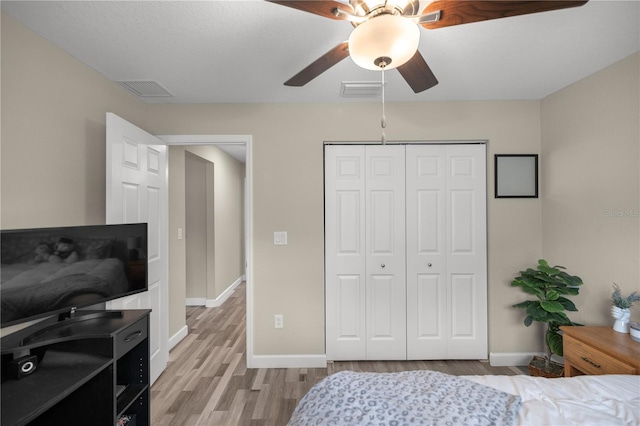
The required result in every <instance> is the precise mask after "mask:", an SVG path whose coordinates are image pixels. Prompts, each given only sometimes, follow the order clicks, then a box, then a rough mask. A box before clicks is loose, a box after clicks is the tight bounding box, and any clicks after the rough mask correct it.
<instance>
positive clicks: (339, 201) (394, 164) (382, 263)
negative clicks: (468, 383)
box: [325, 145, 406, 360]
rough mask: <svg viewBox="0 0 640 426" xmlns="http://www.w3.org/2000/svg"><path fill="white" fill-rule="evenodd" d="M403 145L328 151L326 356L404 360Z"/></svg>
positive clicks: (338, 358)
mask: <svg viewBox="0 0 640 426" xmlns="http://www.w3.org/2000/svg"><path fill="white" fill-rule="evenodd" d="M404 163H405V160H404V147H403V146H363V145H357V146H347V145H341V146H326V147H325V165H326V169H325V176H326V178H325V180H326V182H325V195H326V196H325V210H326V231H325V232H326V244H325V247H326V257H327V276H326V280H327V285H326V298H327V311H326V312H327V317H326V333H327V354H331V358H330V359H333V360H348V359H351V360H353V359H377V360H394V359H406V267H405V222H404V221H405V210H404V209H405V199H404V194H405V190H404V186H405V184H404V180H405V173H404Z"/></svg>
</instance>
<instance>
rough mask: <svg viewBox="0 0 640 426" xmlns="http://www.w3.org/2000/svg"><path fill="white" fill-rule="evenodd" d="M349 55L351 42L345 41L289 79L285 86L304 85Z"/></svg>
mask: <svg viewBox="0 0 640 426" xmlns="http://www.w3.org/2000/svg"><path fill="white" fill-rule="evenodd" d="M347 56H349V42H348V41H343V42H342V43H340V44H339V45H337V46H336V47H334V48H333V49H331V50H330V51H328V52H327V53H325V54H324V55H322V56H320V57H319V58H318V59H316V60H315V61H314V62H313V63H312V64H311V65H309V66H308V67H306V68H305V69H303V70H302V71H300V72H299V73H298V74H296V75H294V76H293V77H291V78H290V79H289V80H287V81H286V82H285V83H284V85H285V86H296V87H299V86H304V85H305V84H307V83H308V82H310V81H311V80H313V79H314V78H316V77H317V76H319V75H320V74H322V73H323V72H325V71H326V70H328V69H329V68H331V67H332V66H334V65H335V64H337V63H338V62H340V61H341V60H343V59H344V58H346V57H347Z"/></svg>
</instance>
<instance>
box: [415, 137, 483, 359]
mask: <svg viewBox="0 0 640 426" xmlns="http://www.w3.org/2000/svg"><path fill="white" fill-rule="evenodd" d="M486 235H487V228H486V154H485V145H483V144H468V145H407V359H486V358H487V350H488V347H487V255H486V253H487V238H486Z"/></svg>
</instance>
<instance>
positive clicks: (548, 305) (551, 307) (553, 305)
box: [540, 301, 564, 312]
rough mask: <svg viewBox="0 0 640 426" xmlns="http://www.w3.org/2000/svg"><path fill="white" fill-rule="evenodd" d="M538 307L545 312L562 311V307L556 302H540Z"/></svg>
mask: <svg viewBox="0 0 640 426" xmlns="http://www.w3.org/2000/svg"><path fill="white" fill-rule="evenodd" d="M540 306H541V307H542V309H544V310H545V311H547V312H562V311H564V306H562V304H561V303H559V302H556V301H545V302H540Z"/></svg>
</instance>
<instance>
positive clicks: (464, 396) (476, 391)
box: [289, 370, 640, 426]
mask: <svg viewBox="0 0 640 426" xmlns="http://www.w3.org/2000/svg"><path fill="white" fill-rule="evenodd" d="M638 424H640V376H628V375H605V376H580V377H572V378H560V379H546V378H543V377H531V376H525V375H519V376H451V375H447V374H443V373H439V372H434V371H426V370H421V371H405V372H399V373H362V372H353V371H341V372H339V373H336V374H333V375H331V376H329V377H327V378H325V379H323V380H322V381H321V382H319V383H318V384H316V385H315V386H314V387H313V388H312V389H311V390H310V391H309V392H308V393H307V394H306V395H305V396H304V397H303V398H302V400H301V401H300V403H299V404H298V406H297V407H296V409H295V411H294V413H293V415H292V417H291V420H290V421H289V426H307V425H316V426H320V425H340V426H347V425H394V426H401V425H434V426H435V425H465V426H466V425H532V426H539V425H549V426H552V425H553V426H561V425H606V426H613V425H638Z"/></svg>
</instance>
